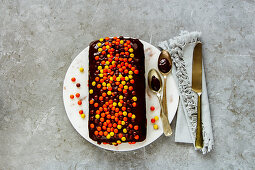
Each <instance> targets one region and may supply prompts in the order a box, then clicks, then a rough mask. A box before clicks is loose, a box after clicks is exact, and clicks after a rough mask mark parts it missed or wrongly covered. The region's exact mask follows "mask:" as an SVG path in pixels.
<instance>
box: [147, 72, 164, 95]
mask: <svg viewBox="0 0 255 170" xmlns="http://www.w3.org/2000/svg"><path fill="white" fill-rule="evenodd" d="M153 77H155V78H156V79H158V80H159V89H158V90H156V89H155V88H153V87H152V83H153ZM148 85H149V88H150V89H151V90H152V91H153V92H154V93H158V92H160V91H161V89H162V79H161V77H160V75H159V73H158V71H157V70H156V69H151V70H150V71H149V73H148Z"/></svg>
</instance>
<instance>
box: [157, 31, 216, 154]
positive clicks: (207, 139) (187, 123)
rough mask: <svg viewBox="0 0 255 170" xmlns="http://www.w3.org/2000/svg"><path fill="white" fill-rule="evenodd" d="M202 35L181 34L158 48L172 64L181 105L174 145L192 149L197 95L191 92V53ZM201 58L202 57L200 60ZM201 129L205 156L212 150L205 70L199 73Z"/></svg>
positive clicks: (197, 33) (196, 33)
mask: <svg viewBox="0 0 255 170" xmlns="http://www.w3.org/2000/svg"><path fill="white" fill-rule="evenodd" d="M200 35H201V33H199V32H191V33H189V32H187V31H183V32H181V34H180V35H179V36H178V37H175V38H173V39H170V40H168V41H163V42H161V43H160V44H159V46H160V47H161V48H163V49H165V50H168V51H169V52H170V54H171V57H172V59H173V62H174V67H173V75H174V77H175V80H176V82H177V84H178V88H179V94H180V104H179V107H178V112H177V122H176V131H175V142H182V143H193V145H194V146H195V135H196V132H195V130H196V119H197V117H196V116H197V95H196V94H195V93H194V92H193V91H192V89H191V80H192V59H193V50H194V47H195V45H196V44H197V42H198V41H199V37H200ZM203 57H204V56H203ZM202 71H203V72H202V80H203V81H202V91H203V92H202V125H203V138H204V147H203V149H202V150H201V151H202V152H203V153H204V154H206V153H208V152H210V151H211V150H212V148H213V145H214V141H213V133H212V125H211V114H210V108H209V102H208V95H207V88H206V80H205V73H204V67H203V70H202Z"/></svg>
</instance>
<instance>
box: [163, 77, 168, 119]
mask: <svg viewBox="0 0 255 170" xmlns="http://www.w3.org/2000/svg"><path fill="white" fill-rule="evenodd" d="M162 103H163V108H164V114H165V115H166V116H168V110H167V101H166V76H165V75H164V86H163V99H162Z"/></svg>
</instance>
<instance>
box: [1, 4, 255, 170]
mask: <svg viewBox="0 0 255 170" xmlns="http://www.w3.org/2000/svg"><path fill="white" fill-rule="evenodd" d="M254 16H255V1H254V0H242V1H240V0H197V1H190V0H172V1H170V0H163V1H158V2H156V1H150V2H149V1H146V0H139V1H134V0H129V1H127V0H122V1H117V0H108V1H99V0H85V1H76V0H72V1H66V0H62V1H54V2H46V1H45V2H42V1H38V0H34V1H25V0H24V1H18V0H13V1H8V0H1V1H0V169H99V168H104V169H118V168H130V169H165V168H168V169H199V168H201V167H202V168H203V169H254V168H255V163H254V159H255V141H254V139H255V133H254V128H255V106H254V100H255V89H254V85H255V66H254V64H255V63H254V61H255V19H254ZM181 30H188V31H193V30H198V31H201V32H202V33H203V36H202V40H203V41H204V63H205V71H206V76H207V85H208V92H209V101H210V104H211V112H212V124H213V130H214V136H215V149H214V151H213V152H212V153H210V154H208V155H206V156H202V155H200V154H198V153H196V152H195V151H194V149H193V148H192V146H190V145H187V144H176V143H174V139H173V137H172V138H166V137H163V136H162V137H161V138H159V139H158V140H157V141H156V142H154V143H152V144H151V145H149V146H147V147H145V148H142V149H140V150H137V151H133V152H124V153H118V152H109V151H105V150H102V149H100V148H97V147H96V146H93V145H92V144H90V143H88V142H87V141H85V140H84V139H83V138H82V137H81V136H80V135H79V134H78V133H77V132H76V131H75V130H74V129H73V127H72V126H71V124H70V122H69V120H68V118H67V116H66V113H65V110H64V106H63V101H62V83H63V79H64V75H65V72H66V70H67V68H68V66H69V65H70V63H71V61H72V60H73V59H74V57H75V56H76V55H77V54H78V53H79V52H81V51H82V50H83V49H84V48H85V47H86V46H88V44H89V42H90V41H92V40H94V39H98V38H100V37H105V36H111V35H124V36H132V37H137V38H141V39H143V40H145V41H148V42H151V43H152V44H153V45H157V44H158V42H160V41H162V40H165V39H169V38H171V37H173V36H176V35H178V34H179V32H180V31H181ZM174 124H175V123H174ZM173 126H174V125H173Z"/></svg>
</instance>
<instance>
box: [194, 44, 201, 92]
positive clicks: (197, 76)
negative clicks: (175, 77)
mask: <svg viewBox="0 0 255 170" xmlns="http://www.w3.org/2000/svg"><path fill="white" fill-rule="evenodd" d="M192 90H193V91H195V92H196V93H201V92H202V43H198V44H197V45H196V46H195V48H194V51H193V63H192Z"/></svg>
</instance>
